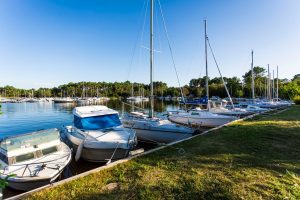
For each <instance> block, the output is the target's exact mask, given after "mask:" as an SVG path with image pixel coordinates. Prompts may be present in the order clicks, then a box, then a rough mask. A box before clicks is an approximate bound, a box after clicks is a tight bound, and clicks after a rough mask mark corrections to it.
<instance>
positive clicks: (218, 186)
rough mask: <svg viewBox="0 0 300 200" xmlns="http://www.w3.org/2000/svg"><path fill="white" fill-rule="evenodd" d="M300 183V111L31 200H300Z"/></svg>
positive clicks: (238, 127)
mask: <svg viewBox="0 0 300 200" xmlns="http://www.w3.org/2000/svg"><path fill="white" fill-rule="evenodd" d="M179 148H183V149H184V150H185V152H184V153H183V152H182V151H180V152H179V151H178V149H179ZM299 177H300V107H299V106H295V107H293V108H291V109H290V110H288V111H285V112H282V113H280V114H274V115H267V116H260V117H256V118H255V119H251V120H248V121H244V122H239V123H235V124H233V125H231V126H228V127H225V128H222V129H220V130H218V131H215V132H213V133H211V134H208V135H205V136H199V137H197V138H195V139H193V140H190V141H186V142H184V143H181V144H178V145H176V146H174V147H169V148H167V149H163V150H160V151H158V152H155V153H153V154H149V155H147V156H145V157H141V158H137V159H134V160H132V161H129V162H127V163H124V164H121V165H118V166H115V167H113V168H111V169H107V170H104V171H100V172H97V173H95V174H92V175H89V176H86V177H83V178H79V179H77V180H74V181H72V182H69V183H66V184H64V185H60V186H57V187H54V188H50V189H46V190H43V191H41V192H38V193H35V194H34V195H32V196H30V197H29V198H28V199H72V198H73V199H300V178H299Z"/></svg>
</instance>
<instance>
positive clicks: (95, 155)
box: [71, 142, 129, 162]
mask: <svg viewBox="0 0 300 200" xmlns="http://www.w3.org/2000/svg"><path fill="white" fill-rule="evenodd" d="M71 143H72V142H71ZM72 148H73V152H74V153H76V152H77V148H78V145H76V144H74V143H72ZM114 152H115V153H114ZM113 154H114V155H113ZM128 154H129V149H121V148H117V149H93V148H86V147H83V149H82V152H81V156H80V158H81V159H83V160H86V161H89V162H107V161H108V160H110V159H111V160H119V159H122V158H125V157H127V156H128ZM112 155H113V157H112Z"/></svg>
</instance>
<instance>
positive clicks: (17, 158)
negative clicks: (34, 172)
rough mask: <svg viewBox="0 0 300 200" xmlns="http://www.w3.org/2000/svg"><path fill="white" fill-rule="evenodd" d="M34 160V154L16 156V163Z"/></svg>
mask: <svg viewBox="0 0 300 200" xmlns="http://www.w3.org/2000/svg"><path fill="white" fill-rule="evenodd" d="M33 158H34V153H27V154H23V155H20V156H16V162H17V163H18V162H23V161H26V160H30V159H33Z"/></svg>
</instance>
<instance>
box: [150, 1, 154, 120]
mask: <svg viewBox="0 0 300 200" xmlns="http://www.w3.org/2000/svg"><path fill="white" fill-rule="evenodd" d="M153 8H154V0H151V3H150V90H151V91H150V105H151V107H150V112H149V117H150V118H153V112H154V99H153V80H152V76H153Z"/></svg>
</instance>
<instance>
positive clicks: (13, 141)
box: [0, 129, 60, 152]
mask: <svg viewBox="0 0 300 200" xmlns="http://www.w3.org/2000/svg"><path fill="white" fill-rule="evenodd" d="M55 140H60V136H59V131H58V130H57V129H48V130H42V131H37V132H32V133H28V134H22V135H17V136H12V137H7V138H4V139H3V140H2V141H1V143H0V147H1V148H2V149H3V150H5V151H7V152H9V151H13V150H16V149H20V148H28V147H38V146H39V145H41V144H45V143H48V142H51V141H55Z"/></svg>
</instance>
